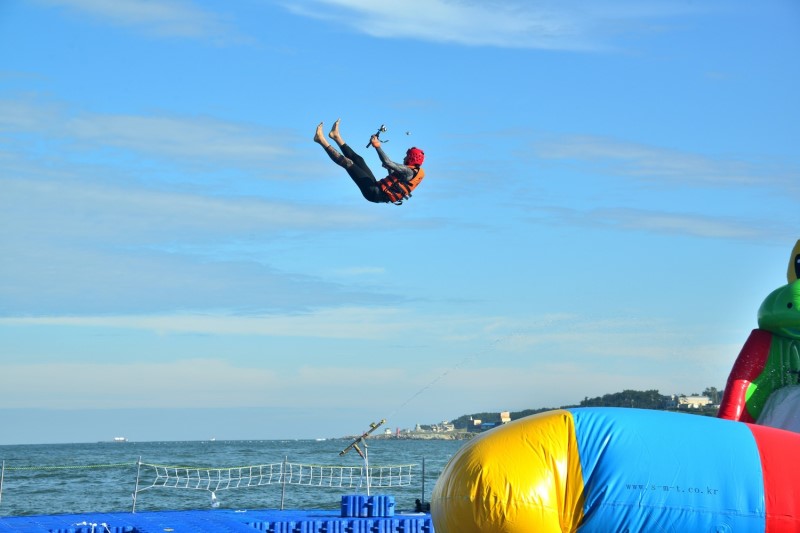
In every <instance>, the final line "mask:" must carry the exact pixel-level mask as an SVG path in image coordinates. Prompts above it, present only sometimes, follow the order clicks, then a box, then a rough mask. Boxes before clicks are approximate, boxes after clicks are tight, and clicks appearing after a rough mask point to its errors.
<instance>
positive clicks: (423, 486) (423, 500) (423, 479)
mask: <svg viewBox="0 0 800 533" xmlns="http://www.w3.org/2000/svg"><path fill="white" fill-rule="evenodd" d="M419 501H420V502H422V503H425V456H424V455H423V456H422V498H420V499H419Z"/></svg>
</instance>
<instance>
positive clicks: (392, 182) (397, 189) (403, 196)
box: [378, 168, 425, 205]
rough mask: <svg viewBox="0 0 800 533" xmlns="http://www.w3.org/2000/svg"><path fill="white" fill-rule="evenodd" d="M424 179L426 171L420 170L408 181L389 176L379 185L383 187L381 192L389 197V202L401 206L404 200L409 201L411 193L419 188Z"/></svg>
mask: <svg viewBox="0 0 800 533" xmlns="http://www.w3.org/2000/svg"><path fill="white" fill-rule="evenodd" d="M424 177H425V171H424V170H422V169H421V168H418V169H417V173H416V174H414V177H413V178H411V179H410V180H408V181H405V180H404V179H402V178H398V177H397V176H395V175H393V174H389V175H388V176H386V177H385V178H383V179H382V180H381V181H380V182H378V183H379V184H380V186H381V190H382V191H383V192H384V193H385V194H386V196H388V197H389V200H390V201H391V202H392V203H394V204H395V205H400V204H402V203H403V200H408V199H409V198H410V197H411V191H413V190H414V189H416V188H417V185H419V182H421V181H422V178H424Z"/></svg>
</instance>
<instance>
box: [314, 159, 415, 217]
mask: <svg viewBox="0 0 800 533" xmlns="http://www.w3.org/2000/svg"><path fill="white" fill-rule="evenodd" d="M341 149H342V154H343V155H344V157H345V158H346V159H342V158H341V156H339V157H335V156H334V155H333V153H335V151H334V152H333V153H331V152H330V151H328V153H329V155H330V156H331V159H333V161H334V162H335V163H336V164H337V165H339V166H341V167H344V169H345V170H347V173H348V174H349V175H350V178H351V179H352V180H353V181H354V182H355V184H356V185H357V186H358V189H359V190H360V191H361V194H362V195H363V196H364V198H365V199H366V200H368V201H370V202H374V203H388V202H391V201H392V200H391V198H389V196H387V195H386V193H385V192H383V190H382V189H381V186H380V182H379V181H378V179H377V178H375V175H374V174H373V173H372V170H370V168H369V167H368V166H367V164H366V162H365V161H364V158H363V157H361V156H360V155H358V154H357V153H355V152H354V151H353V149H352V148H350V146H349V145H347V144H344V145H342V146H341ZM375 150H376V151H377V152H378V157H379V158H380V160H381V166H383V167H384V168H385V169H387V170H389V174H390V175H393V176H397V177H398V178H401V179H403V180H405V181H408V180H410V179H411V178H413V177H414V175H415V172H414V169H412V168H411V167H407V166H405V165H398V164H397V163H395V162H394V161H392V160H391V159H389V158H388V157H387V156H386V154H385V153H384V152H383V150H382V149H381V148H380V147H377V148H376V149H375ZM336 155H337V156H338V155H339V154H336ZM348 160H349V161H348Z"/></svg>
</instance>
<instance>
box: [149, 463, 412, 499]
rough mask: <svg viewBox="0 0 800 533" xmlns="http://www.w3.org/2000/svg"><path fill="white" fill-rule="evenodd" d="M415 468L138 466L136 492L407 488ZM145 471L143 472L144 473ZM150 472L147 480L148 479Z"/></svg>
mask: <svg viewBox="0 0 800 533" xmlns="http://www.w3.org/2000/svg"><path fill="white" fill-rule="evenodd" d="M414 466H416V465H413V464H409V465H392V466H370V467H365V466H327V465H314V464H301V463H290V462H286V461H284V462H281V463H269V464H262V465H252V466H237V467H228V468H196V467H186V466H165V465H156V464H149V463H139V469H140V471H139V478H140V479H143V478H147V479H148V480H149V481H148V482H146V483H142V484H141V486H140V484H139V483H137V489H136V491H137V492H143V491H145V490H150V489H154V488H175V489H192V490H207V491H212V492H218V491H222V490H230V489H240V488H248V487H261V486H264V485H305V486H309V487H327V488H340V489H344V488H362V487H367V486H369V487H407V486H410V485H411V483H412V478H413V468H414ZM143 470H144V472H143ZM148 471H149V474H150V475H149V476H148V475H147V473H148Z"/></svg>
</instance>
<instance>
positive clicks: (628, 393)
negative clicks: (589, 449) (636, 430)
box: [452, 387, 722, 431]
mask: <svg viewBox="0 0 800 533" xmlns="http://www.w3.org/2000/svg"><path fill="white" fill-rule="evenodd" d="M676 396H678V397H680V396H707V397H708V398H709V399H710V400H711V404H710V405H707V406H702V407H698V408H696V409H695V408H691V409H687V408H680V407H679V406H678V405H676V402H675V399H674V397H673V396H666V395H664V394H661V393H660V392H659V391H657V390H645V391H637V390H624V391H622V392H614V393H611V394H604V395H603V396H597V397H595V398H589V397H585V398H584V399H583V400H581V402H580V403H579V404H577V405H562V406H561V407H541V408H539V409H525V410H522V411H513V412H510V413H509V415H510V417H511V420H517V419H519V418H523V417H526V416H529V415H534V414H536V413H542V412H544V411H551V410H553V409H567V408H570V407H633V408H637V409H655V410H662V411H678V410H680V411H686V412H688V413H693V414H699V415H706V416H716V414H717V410H718V407H719V401H720V399H721V398H722V391H721V390H719V389H717V388H716V387H707V388H706V389H705V390H704V391H703V392H702V393H701V394H698V393H696V392H693V393H692V394H689V395H685V394H678V395H676ZM474 420H480V421H481V422H482V423H484V424H500V423H501V419H500V413H498V412H484V413H473V414H471V415H462V416H460V417H458V418H456V419H455V420H453V421H452V423H453V425H454V426H455V428H456V429H463V430H467V431H469V430H471V429H473V428H474V424H473V421H474Z"/></svg>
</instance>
